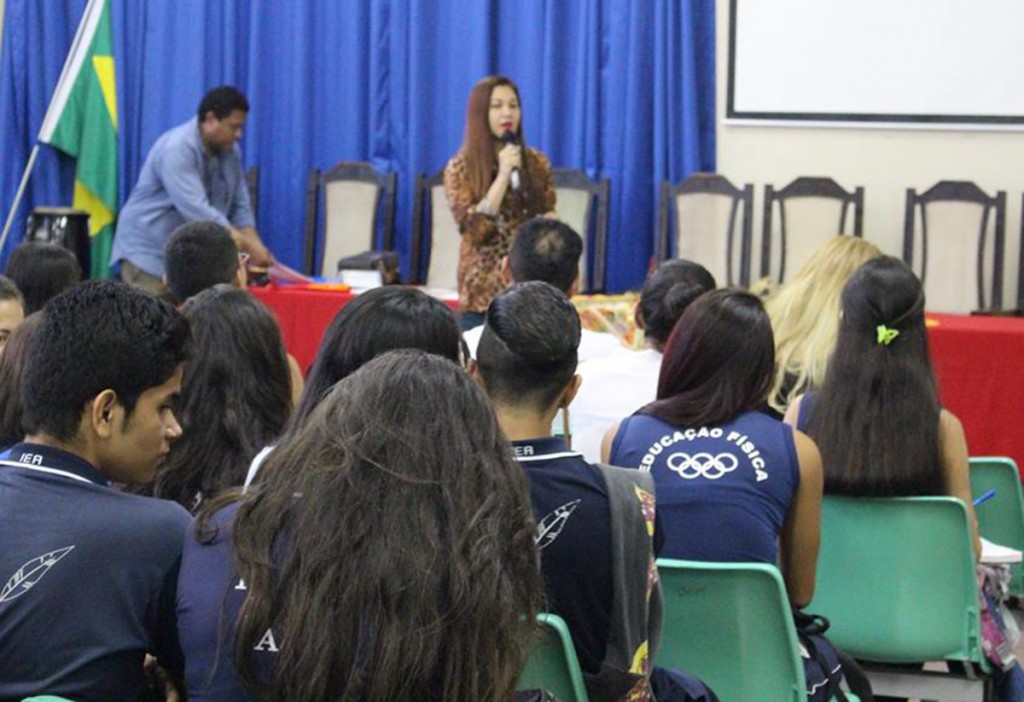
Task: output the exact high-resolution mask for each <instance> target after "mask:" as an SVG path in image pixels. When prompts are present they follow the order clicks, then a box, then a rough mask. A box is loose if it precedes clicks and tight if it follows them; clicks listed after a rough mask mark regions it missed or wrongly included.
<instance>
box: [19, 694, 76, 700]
mask: <svg viewBox="0 0 1024 702" xmlns="http://www.w3.org/2000/svg"><path fill="white" fill-rule="evenodd" d="M21 702H74V700H69V699H68V698H67V697H57V696H56V695H40V696H39V697H26V698H25V699H23V700H22V701H21Z"/></svg>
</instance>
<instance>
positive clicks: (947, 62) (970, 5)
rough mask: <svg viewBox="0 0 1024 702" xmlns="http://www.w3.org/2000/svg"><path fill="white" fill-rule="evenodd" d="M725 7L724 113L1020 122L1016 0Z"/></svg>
mask: <svg viewBox="0 0 1024 702" xmlns="http://www.w3.org/2000/svg"><path fill="white" fill-rule="evenodd" d="M730 5H731V7H730V20H729V21H730V27H729V88H728V90H729V94H728V98H727V111H726V112H727V118H728V119H730V120H777V121H798V122H799V121H806V122H815V121H817V122H853V123H871V122H885V123H933V124H936V125H942V124H965V125H977V126H989V127H997V128H998V127H1000V126H1003V127H1009V128H1015V127H1017V126H1024V2H1021V0H730Z"/></svg>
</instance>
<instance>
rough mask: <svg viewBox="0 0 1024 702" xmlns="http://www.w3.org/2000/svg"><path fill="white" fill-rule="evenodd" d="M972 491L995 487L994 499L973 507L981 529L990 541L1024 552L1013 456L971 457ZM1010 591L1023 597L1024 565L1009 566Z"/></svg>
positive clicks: (1023, 508) (1022, 500)
mask: <svg viewBox="0 0 1024 702" xmlns="http://www.w3.org/2000/svg"><path fill="white" fill-rule="evenodd" d="M970 465H971V493H972V494H973V495H974V497H976V498H977V497H980V496H981V495H984V494H985V493H986V492H988V491H989V490H995V491H996V495H995V497H993V498H992V499H990V500H988V501H987V502H984V503H982V504H980V505H978V506H977V507H975V508H974V511H975V513H976V514H977V515H978V530H979V531H980V532H981V535H982V536H984V537H985V538H986V539H988V540H989V541H994V542H995V543H997V544H999V545H1001V546H1009V547H1010V548H1015V549H1017V550H1019V551H1024V496H1022V495H1021V485H1020V473H1018V472H1017V464H1016V463H1015V462H1014V461H1013V459H1012V458H1003V457H989V456H979V457H977V458H971V459H970ZM1010 572H1011V573H1012V574H1013V580H1012V581H1011V582H1010V594H1011V595H1015V596H1017V597H1024V565H1022V564H1020V563H1014V564H1012V565H1011V566H1010Z"/></svg>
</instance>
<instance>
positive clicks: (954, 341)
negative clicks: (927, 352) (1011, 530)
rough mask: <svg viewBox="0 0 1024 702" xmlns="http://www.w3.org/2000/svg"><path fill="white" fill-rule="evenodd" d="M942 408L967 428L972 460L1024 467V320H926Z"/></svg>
mask: <svg viewBox="0 0 1024 702" xmlns="http://www.w3.org/2000/svg"><path fill="white" fill-rule="evenodd" d="M928 339H929V341H930V343H931V352H932V363H933V365H934V367H935V374H936V376H937V377H938V380H939V393H940V396H941V398H942V404H943V406H945V407H946V408H947V409H949V411H951V412H952V413H953V414H955V415H956V416H957V417H959V418H960V421H961V422H963V425H964V431H965V432H966V434H967V449H968V451H969V452H970V454H971V455H972V456H1009V457H1010V458H1012V459H1014V460H1015V461H1017V465H1018V466H1021V467H1024V319H1020V318H1014V317H965V316H960V315H952V314H929V315H928Z"/></svg>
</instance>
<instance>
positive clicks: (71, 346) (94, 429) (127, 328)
mask: <svg viewBox="0 0 1024 702" xmlns="http://www.w3.org/2000/svg"><path fill="white" fill-rule="evenodd" d="M188 345H189V331H188V325H187V323H186V322H185V319H184V318H183V317H182V316H181V314H180V313H179V312H177V311H176V310H174V309H173V308H172V307H170V306H169V305H167V304H165V303H163V302H161V301H159V300H156V299H154V298H153V297H151V296H149V295H146V294H143V293H141V292H138V291H136V290H133V289H131V288H129V287H127V286H125V285H123V284H121V283H119V282H115V281H102V282H99V281H92V282H89V283H86V284H84V285H82V286H79V287H77V288H73V289H71V290H69V291H67V292H65V293H62V294H61V295H59V296H57V297H55V298H54V299H53V300H51V301H50V302H49V304H48V305H47V307H46V314H45V316H44V318H43V322H42V324H41V326H40V327H39V329H38V330H37V331H36V336H35V337H34V339H33V340H32V344H31V346H30V348H29V358H28V362H27V365H26V372H25V377H24V380H23V388H24V394H25V400H24V401H25V407H24V417H23V423H24V425H25V429H26V431H27V436H26V438H25V441H23V442H22V443H19V444H15V445H14V447H12V448H11V449H10V450H9V451H8V452H6V453H4V454H2V455H0V700H5V701H6V700H21V699H23V698H25V697H31V696H33V695H41V694H53V695H60V696H62V697H67V698H69V699H75V700H104V701H110V702H135V701H136V700H138V699H140V695H141V694H142V693H143V692H144V690H145V689H146V687H147V681H146V676H145V674H144V670H143V664H144V659H145V656H146V655H147V654H151V655H153V656H156V659H157V662H158V664H159V666H160V667H162V668H163V669H164V671H165V672H166V674H167V675H169V677H170V679H171V680H172V681H178V680H180V678H181V677H182V674H183V660H182V655H181V650H180V648H179V645H178V640H177V629H176V627H175V623H174V601H175V594H176V584H177V574H178V564H179V561H180V558H181V548H182V544H183V542H184V538H185V532H186V530H187V528H188V525H189V521H190V520H189V514H188V512H187V511H186V510H185V509H183V508H182V507H181V506H180V505H178V504H176V503H173V502H169V501H164V500H156V499H152V498H147V497H139V496H136V495H129V494H126V493H123V492H120V491H118V490H116V489H115V488H114V487H113V486H112V483H114V482H117V483H140V482H146V481H149V480H151V479H152V478H153V475H154V473H155V471H156V468H157V466H158V465H159V463H160V461H161V460H162V459H163V457H164V456H166V454H167V452H168V450H169V448H170V442H171V441H173V440H174V439H176V438H177V437H178V436H180V435H181V427H180V426H179V425H178V422H177V420H176V419H175V416H174V411H173V409H172V406H173V404H174V401H175V399H176V397H177V395H178V392H179V389H180V387H181V374H182V361H183V360H184V358H185V356H186V354H187V351H188Z"/></svg>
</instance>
